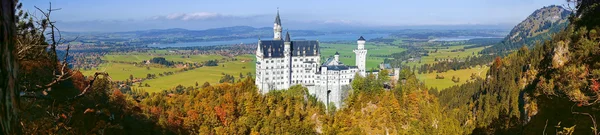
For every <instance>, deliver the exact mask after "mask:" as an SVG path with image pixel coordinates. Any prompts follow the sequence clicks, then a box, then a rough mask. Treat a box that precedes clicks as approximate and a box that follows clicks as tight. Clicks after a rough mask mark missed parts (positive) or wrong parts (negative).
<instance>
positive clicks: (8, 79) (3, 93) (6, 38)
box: [0, 0, 21, 135]
mask: <svg viewBox="0 0 600 135" xmlns="http://www.w3.org/2000/svg"><path fill="white" fill-rule="evenodd" d="M15 6H16V1H14V0H0V14H1V15H0V21H1V22H0V38H1V39H0V55H1V56H0V102H1V104H2V105H0V126H2V127H1V129H2V134H5V135H10V134H21V125H20V124H19V122H18V121H19V115H18V114H19V113H18V109H17V108H18V106H19V97H18V96H17V93H18V89H17V88H18V86H17V82H16V80H17V73H18V69H19V68H18V64H17V62H16V55H15V45H16V44H15V37H16V31H15V30H16V25H15Z"/></svg>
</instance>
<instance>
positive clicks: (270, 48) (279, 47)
mask: <svg viewBox="0 0 600 135" xmlns="http://www.w3.org/2000/svg"><path fill="white" fill-rule="evenodd" d="M259 44H260V46H258V47H260V49H261V51H262V52H261V53H263V57H265V58H283V57H285V54H284V51H285V50H284V49H285V48H284V45H285V44H284V41H283V40H261V41H260V43H259ZM290 45H291V51H292V56H319V53H320V50H319V42H317V41H314V40H302V41H290ZM269 52H270V53H271V55H270V56H269Z"/></svg>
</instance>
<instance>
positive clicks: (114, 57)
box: [103, 53, 224, 63]
mask: <svg viewBox="0 0 600 135" xmlns="http://www.w3.org/2000/svg"><path fill="white" fill-rule="evenodd" d="M187 56H188V55H164V56H159V55H157V54H151V55H149V54H139V53H138V54H125V55H122V54H111V55H105V56H104V58H103V60H107V61H125V62H142V61H144V60H150V59H152V58H154V57H164V58H165V59H167V60H168V61H175V62H178V61H181V62H187V63H194V62H204V61H208V60H214V59H217V60H220V59H222V58H224V57H223V56H220V55H189V56H190V58H187ZM182 57H183V58H182Z"/></svg>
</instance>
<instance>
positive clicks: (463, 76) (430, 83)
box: [417, 66, 489, 90]
mask: <svg viewBox="0 0 600 135" xmlns="http://www.w3.org/2000/svg"><path fill="white" fill-rule="evenodd" d="M488 69H489V67H487V66H483V67H482V66H476V67H473V68H471V69H462V70H456V71H454V70H449V71H448V72H443V73H429V74H417V78H419V80H421V81H423V82H424V83H425V85H426V86H427V87H428V88H432V87H433V88H438V90H442V89H444V88H448V87H451V86H454V85H461V84H464V83H466V82H467V80H469V79H470V78H471V74H473V73H475V75H478V76H480V77H484V76H485V74H487V71H488ZM436 75H441V76H444V79H435V77H436ZM452 76H455V77H458V78H460V82H458V83H455V82H453V81H452Z"/></svg>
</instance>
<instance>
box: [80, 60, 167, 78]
mask: <svg viewBox="0 0 600 135" xmlns="http://www.w3.org/2000/svg"><path fill="white" fill-rule="evenodd" d="M177 70H179V69H178V68H157V67H150V70H148V69H147V68H146V67H138V66H135V65H133V64H123V63H103V64H101V65H100V67H98V70H85V71H84V70H82V71H81V72H82V74H84V75H88V76H89V75H93V74H94V73H95V72H97V71H101V72H107V73H108V74H109V75H110V77H111V78H112V79H113V80H115V81H124V80H126V79H129V75H133V77H136V78H144V77H146V76H147V74H158V73H163V72H169V71H177Z"/></svg>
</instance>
